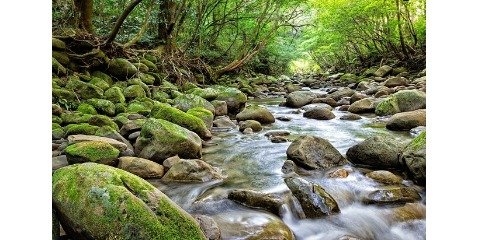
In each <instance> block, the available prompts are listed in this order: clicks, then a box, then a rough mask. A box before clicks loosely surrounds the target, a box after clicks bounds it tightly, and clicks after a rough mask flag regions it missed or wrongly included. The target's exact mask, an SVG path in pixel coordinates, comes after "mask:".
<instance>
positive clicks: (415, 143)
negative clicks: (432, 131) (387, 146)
mask: <svg viewBox="0 0 479 240" xmlns="http://www.w3.org/2000/svg"><path fill="white" fill-rule="evenodd" d="M423 148H424V149H425V148H426V131H423V132H421V133H420V134H419V135H418V136H417V137H415V138H414V139H413V140H412V141H411V142H410V143H409V144H408V145H407V146H406V148H405V151H417V150H420V149H423Z"/></svg>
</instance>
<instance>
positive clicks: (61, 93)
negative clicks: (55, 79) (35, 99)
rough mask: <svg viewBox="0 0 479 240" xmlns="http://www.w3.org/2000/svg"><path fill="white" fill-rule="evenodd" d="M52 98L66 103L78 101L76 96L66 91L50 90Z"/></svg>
mask: <svg viewBox="0 0 479 240" xmlns="http://www.w3.org/2000/svg"><path fill="white" fill-rule="evenodd" d="M52 96H53V97H54V98H56V99H64V100H68V101H78V98H77V95H76V94H75V93H74V92H72V91H70V90H67V89H62V88H60V89H58V88H56V89H52Z"/></svg>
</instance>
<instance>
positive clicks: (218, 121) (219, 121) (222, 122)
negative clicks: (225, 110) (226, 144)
mask: <svg viewBox="0 0 479 240" xmlns="http://www.w3.org/2000/svg"><path fill="white" fill-rule="evenodd" d="M213 126H215V127H219V128H235V127H236V124H235V123H234V122H233V121H231V119H230V118H229V117H228V116H220V117H216V118H215V120H213Z"/></svg>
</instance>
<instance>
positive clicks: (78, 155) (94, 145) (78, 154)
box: [65, 141, 120, 164]
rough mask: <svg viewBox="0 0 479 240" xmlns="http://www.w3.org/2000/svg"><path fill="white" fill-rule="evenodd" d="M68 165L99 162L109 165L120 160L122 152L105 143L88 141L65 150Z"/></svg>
mask: <svg viewBox="0 0 479 240" xmlns="http://www.w3.org/2000/svg"><path fill="white" fill-rule="evenodd" d="M65 153H66V155H67V159H68V163H69V164H74V163H83V162H97V163H103V164H109V163H111V162H113V161H114V160H115V159H117V158H118V156H119V155H120V150H118V149H116V148H115V147H113V146H111V145H110V144H108V143H105V142H98V141H86V142H79V143H75V144H72V145H70V146H68V147H67V148H65Z"/></svg>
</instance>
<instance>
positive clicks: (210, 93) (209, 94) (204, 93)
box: [188, 88, 220, 101]
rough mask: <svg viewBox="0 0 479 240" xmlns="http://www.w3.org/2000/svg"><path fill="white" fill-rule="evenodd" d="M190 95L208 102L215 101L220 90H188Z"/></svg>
mask: <svg viewBox="0 0 479 240" xmlns="http://www.w3.org/2000/svg"><path fill="white" fill-rule="evenodd" d="M188 93H191V94H194V95H196V96H200V97H202V98H204V99H206V100H208V101H211V100H214V99H216V98H217V97H218V95H219V93H220V92H219V90H217V89H214V88H192V89H190V90H188Z"/></svg>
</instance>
